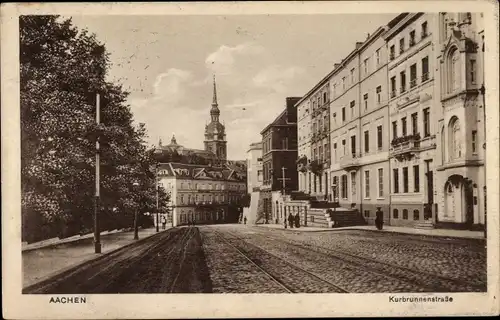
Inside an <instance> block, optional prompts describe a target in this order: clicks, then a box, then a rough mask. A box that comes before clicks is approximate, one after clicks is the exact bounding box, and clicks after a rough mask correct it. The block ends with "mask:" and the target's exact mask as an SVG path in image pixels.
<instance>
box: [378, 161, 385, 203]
mask: <svg viewBox="0 0 500 320" xmlns="http://www.w3.org/2000/svg"><path fill="white" fill-rule="evenodd" d="M378 197H379V198H382V197H384V169H382V168H380V169H378Z"/></svg>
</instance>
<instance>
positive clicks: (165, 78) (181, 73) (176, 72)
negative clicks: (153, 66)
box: [153, 68, 192, 100]
mask: <svg viewBox="0 0 500 320" xmlns="http://www.w3.org/2000/svg"><path fill="white" fill-rule="evenodd" d="M191 77H192V75H191V72H189V71H186V70H181V69H176V68H171V69H168V70H167V72H164V73H160V74H159V75H157V76H156V79H155V82H154V84H153V92H154V94H155V96H156V97H162V98H169V99H173V100H178V99H180V98H182V94H183V93H184V92H185V90H184V85H185V84H186V82H187V81H189V80H190V79H191Z"/></svg>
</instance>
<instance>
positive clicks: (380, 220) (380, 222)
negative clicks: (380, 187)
mask: <svg viewBox="0 0 500 320" xmlns="http://www.w3.org/2000/svg"><path fill="white" fill-rule="evenodd" d="M380 209H381V207H377V211H376V212H375V215H376V218H375V226H376V227H377V229H378V230H382V228H383V227H384V213H383V212H382V210H380Z"/></svg>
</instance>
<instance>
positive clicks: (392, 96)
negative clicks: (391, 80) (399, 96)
mask: <svg viewBox="0 0 500 320" xmlns="http://www.w3.org/2000/svg"><path fill="white" fill-rule="evenodd" d="M395 96H396V90H392V91H391V98H394V97H395Z"/></svg>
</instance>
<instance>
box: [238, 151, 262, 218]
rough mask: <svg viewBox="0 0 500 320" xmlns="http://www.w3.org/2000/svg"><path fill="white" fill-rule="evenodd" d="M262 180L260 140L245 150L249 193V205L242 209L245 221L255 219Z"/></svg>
mask: <svg viewBox="0 0 500 320" xmlns="http://www.w3.org/2000/svg"><path fill="white" fill-rule="evenodd" d="M262 180H263V172H262V142H255V143H252V144H251V145H250V148H249V149H248V151H247V190H248V192H249V194H250V205H249V207H247V208H244V209H243V215H244V217H246V218H247V223H251V224H253V223H255V222H256V221H257V217H258V216H257V210H258V204H259V197H260V187H261V186H262Z"/></svg>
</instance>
